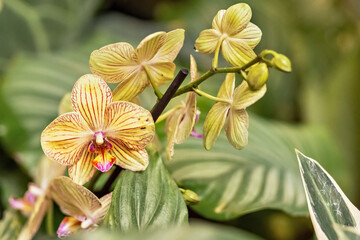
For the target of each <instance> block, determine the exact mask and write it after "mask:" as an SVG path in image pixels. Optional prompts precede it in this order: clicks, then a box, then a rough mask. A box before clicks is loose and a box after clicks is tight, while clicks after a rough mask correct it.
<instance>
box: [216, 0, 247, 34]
mask: <svg viewBox="0 0 360 240" xmlns="http://www.w3.org/2000/svg"><path fill="white" fill-rule="evenodd" d="M251 15H252V13H251V8H250V6H249V5H247V4H246V3H238V4H235V5H233V6H231V7H229V8H228V9H227V10H226V12H225V13H224V15H223V16H222V19H221V30H222V32H223V33H226V34H228V35H234V34H236V33H238V32H241V31H242V30H243V29H244V28H245V27H246V26H247V25H248V24H249V22H250V19H251Z"/></svg>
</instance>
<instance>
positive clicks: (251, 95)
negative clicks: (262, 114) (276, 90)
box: [233, 81, 266, 110]
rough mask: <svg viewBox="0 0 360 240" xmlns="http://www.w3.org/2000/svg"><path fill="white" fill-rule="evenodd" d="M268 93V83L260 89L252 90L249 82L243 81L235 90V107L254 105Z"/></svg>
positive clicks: (241, 107)
mask: <svg viewBox="0 0 360 240" xmlns="http://www.w3.org/2000/svg"><path fill="white" fill-rule="evenodd" d="M265 93H266V85H264V86H262V87H261V88H260V89H259V90H255V91H253V90H251V89H250V87H249V85H248V83H247V82H246V81H243V82H242V83H241V84H240V86H238V87H237V88H236V89H235V92H234V102H233V107H234V109H237V110H239V109H243V108H247V107H248V106H250V105H252V104H253V103H255V102H256V101H258V100H259V99H260V98H262V97H263V96H264V94H265Z"/></svg>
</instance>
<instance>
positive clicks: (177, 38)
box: [153, 29, 185, 62]
mask: <svg viewBox="0 0 360 240" xmlns="http://www.w3.org/2000/svg"><path fill="white" fill-rule="evenodd" d="M184 32H185V31H184V29H175V30H173V31H171V32H168V33H166V39H165V41H164V43H163V45H162V46H161V48H160V49H159V51H158V52H157V53H156V55H155V57H154V58H153V60H154V61H156V62H172V61H174V60H175V58H176V56H177V55H178V53H179V51H180V49H181V48H182V46H183V44H184V38H185V35H184Z"/></svg>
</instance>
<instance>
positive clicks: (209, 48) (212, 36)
mask: <svg viewBox="0 0 360 240" xmlns="http://www.w3.org/2000/svg"><path fill="white" fill-rule="evenodd" d="M220 36H221V33H220V32H218V31H217V30H214V29H206V30H203V31H201V32H200V35H199V37H198V38H197V39H196V41H195V49H196V50H197V51H199V52H201V53H205V54H210V53H212V52H214V51H215V49H216V45H217V42H218V41H219V39H220Z"/></svg>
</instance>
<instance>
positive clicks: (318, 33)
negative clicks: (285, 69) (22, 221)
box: [0, 0, 360, 239]
mask: <svg viewBox="0 0 360 240" xmlns="http://www.w3.org/2000/svg"><path fill="white" fill-rule="evenodd" d="M1 2H3V6H2V11H1V12H0V106H1V107H0V143H1V147H2V148H3V151H0V154H1V156H0V159H1V165H0V166H1V167H2V168H1V169H0V175H1V177H0V181H1V182H0V194H1V202H0V210H1V212H2V211H3V208H4V207H5V206H7V205H8V204H7V198H8V197H9V196H10V194H13V195H15V196H16V197H19V196H20V195H21V194H22V193H23V192H24V190H25V189H26V183H27V182H28V179H29V177H31V176H32V174H33V169H34V168H36V163H37V161H38V160H39V158H40V155H41V148H40V142H39V139H40V134H41V131H42V129H43V128H44V127H45V126H46V125H47V124H48V123H49V122H50V121H51V120H52V119H54V118H55V117H56V116H57V106H58V103H59V102H60V99H61V97H62V96H63V95H64V94H65V93H66V92H69V91H71V88H72V85H73V83H74V82H75V81H76V80H77V78H78V77H79V76H81V75H82V74H85V73H88V72H90V70H89V67H88V57H89V55H90V53H91V51H92V50H94V49H97V48H99V47H101V46H103V45H106V44H109V43H113V42H118V41H126V42H130V43H131V44H134V45H136V44H138V43H139V41H140V40H141V39H142V38H143V37H145V36H146V35H148V34H150V33H152V32H155V31H159V30H170V29H173V28H177V27H181V28H184V29H185V30H186V33H185V36H186V39H185V43H184V48H183V49H182V50H181V52H180V54H179V56H178V58H177V65H178V67H179V66H184V67H189V54H193V55H194V57H195V58H196V60H197V62H198V66H199V71H200V72H204V71H206V70H207V69H208V66H210V63H211V57H210V56H204V55H201V54H199V53H195V52H194V50H193V43H194V41H195V39H196V38H197V36H198V34H199V32H200V31H201V30H203V29H206V28H209V27H210V25H211V21H212V18H213V17H214V16H215V14H216V12H217V11H218V10H219V9H226V8H228V7H229V6H230V5H232V4H234V3H237V2H238V1H234V0H224V1H218V0H196V1H195V0H182V1H166V0H162V1H158V0H152V1H146V4H144V3H143V1H141V0H135V1H131V6H132V7H130V6H129V5H127V8H126V10H125V11H126V12H128V13H136V15H137V17H141V18H143V19H149V18H154V19H152V20H151V21H144V20H139V19H137V18H134V17H130V16H126V15H123V14H121V13H119V12H118V11H119V10H121V9H125V8H123V7H122V6H124V5H126V4H127V3H128V2H129V1H126V0H122V1H106V0H87V1H86V0H78V1H72V0H63V1H58V0H3V1H0V9H1ZM244 2H247V3H248V4H249V5H250V6H251V7H252V9H253V18H252V20H251V21H252V22H253V23H255V24H256V25H258V26H259V27H260V28H261V29H262V31H263V39H262V41H261V43H260V45H259V46H258V47H257V48H256V49H255V51H257V52H259V51H260V50H261V49H264V48H268V49H273V50H275V51H277V52H279V53H283V54H285V55H287V56H288V57H289V58H290V59H291V61H292V66H293V72H292V73H291V74H284V73H280V72H277V71H270V76H269V80H268V92H267V94H266V95H265V97H264V98H263V99H262V100H261V101H259V102H258V103H257V104H256V105H254V106H253V107H251V108H250V111H252V112H255V113H256V114H258V115H261V116H263V117H265V118H271V119H277V120H281V121H285V122H291V123H293V124H301V125H304V124H305V125H312V127H313V129H318V126H319V125H321V129H323V130H322V131H325V132H326V134H325V136H326V138H327V139H324V142H330V143H329V145H327V148H329V147H330V148H332V150H333V151H334V152H337V153H338V150H339V151H340V155H339V154H334V155H333V156H332V157H333V158H334V160H331V161H329V163H328V165H326V164H324V166H329V169H327V170H328V171H329V172H330V173H331V174H332V175H333V176H334V178H335V180H337V181H338V182H339V184H340V186H341V187H342V188H343V189H344V191H345V193H346V194H347V195H348V196H349V197H350V199H351V200H352V201H353V202H354V203H355V205H357V206H359V203H360V197H359V190H358V187H357V184H356V182H359V180H360V175H359V174H357V173H358V171H359V170H360V163H359V161H358V156H359V155H360V125H359V124H358V123H359V122H360V108H359V105H358V103H359V102H360V94H358V91H359V89H360V82H359V81H358V79H359V76H360V68H359V67H358V65H359V62H360V46H359V42H360V41H359V40H360V3H359V1H357V0H346V1H342V0H319V1H311V0H303V1H296V0H289V1H283V0H268V1H260V0H253V1H244ZM150 3H151V4H150ZM149 6H151V7H149ZM225 64H226V63H225V62H224V61H222V62H220V66H225ZM223 79H224V76H223V75H217V76H215V77H214V78H213V79H211V80H209V81H208V82H206V83H205V84H204V86H203V87H202V89H206V90H208V91H209V92H212V93H214V94H216V92H217V89H218V86H219V85H220V83H221V82H222V81H223ZM148 95H150V94H149V92H145V93H144V94H143V98H146V99H147V98H148ZM175 101H179V100H175ZM149 102H150V103H149ZM144 103H145V104H147V106H146V107H148V108H150V107H151V106H152V104H151V101H146V102H144ZM199 106H200V108H201V110H203V111H204V112H206V109H209V107H210V106H209V103H208V102H205V101H203V100H201V99H200V101H199ZM204 117H205V114H202V115H201V119H202V120H203V119H204ZM264 121H266V120H264ZM250 125H251V120H250ZM160 127H162V126H161V125H160ZM310 129H312V128H310ZM296 131H299V132H301V127H300V128H299V129H297V130H296ZM306 131H308V130H306ZM306 134H307V133H306ZM160 135H161V134H160ZM290 135H291V138H292V137H295V139H296V138H297V137H296V136H297V135H296V134H291V133H290ZM162 136H163V135H162ZM309 137H310V138H311V136H309ZM284 141H286V140H284ZM318 141H321V140H318ZM309 142H311V141H309ZM272 144H274V143H269V144H266V145H264V146H261V148H263V149H266V150H268V151H271V149H274V148H276V146H273V145H272ZM294 147H296V146H294ZM310 148H311V147H310ZM312 148H317V145H314V146H312ZM327 148H324V149H316V150H317V156H316V159H317V160H319V162H321V163H322V164H323V163H326V162H327V161H328V156H329V151H327V150H326V149H327ZM175 151H176V150H175ZM287 151H288V150H287ZM314 152H316V151H314ZM330 152H331V151H330ZM278 154H281V152H279V153H278ZM239 155H241V152H239ZM285 156H289V153H288V152H287V153H285ZM339 156H341V157H339ZM14 160H15V161H16V163H17V165H15V164H14ZM288 161H295V155H294V159H288ZM349 169H350V171H349ZM340 175H342V176H345V179H339V178H340V177H341V176H340ZM10 178H11V180H9V179H10ZM0 215H1V214H0ZM9 216H10V215H9V214H7V219H8V218H9ZM260 216H261V215H260ZM239 222H241V219H240V220H239ZM234 225H237V224H236V223H235V224H234ZM252 230H253V229H252ZM253 231H256V230H253ZM258 231H259V232H261V229H259V230H258ZM278 231H279V234H278V235H272V237H273V238H274V239H281V237H279V236H281V229H278ZM274 232H276V231H275V230H274ZM259 234H261V233H259ZM262 234H265V233H262ZM264 237H266V238H267V239H270V237H269V235H266V234H265V235H264ZM284 239H286V238H284ZM292 239H296V236H292Z"/></svg>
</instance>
